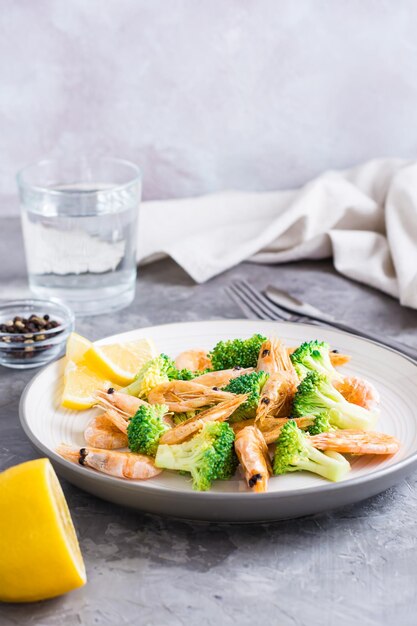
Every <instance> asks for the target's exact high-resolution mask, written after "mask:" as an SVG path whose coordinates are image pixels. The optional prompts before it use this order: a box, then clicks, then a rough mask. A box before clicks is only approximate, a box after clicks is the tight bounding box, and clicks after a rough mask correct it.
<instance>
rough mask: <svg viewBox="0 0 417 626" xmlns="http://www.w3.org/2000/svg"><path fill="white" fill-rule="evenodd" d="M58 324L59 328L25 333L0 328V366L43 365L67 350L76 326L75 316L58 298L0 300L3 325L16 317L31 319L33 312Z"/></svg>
mask: <svg viewBox="0 0 417 626" xmlns="http://www.w3.org/2000/svg"><path fill="white" fill-rule="evenodd" d="M33 314H34V315H37V316H39V317H43V316H44V315H49V317H50V319H51V320H55V321H57V322H58V323H59V325H58V326H57V327H56V328H50V329H48V330H39V331H34V332H30V331H26V332H24V333H23V332H22V333H7V332H3V331H0V365H3V366H4V367H12V368H15V369H29V368H32V367H40V366H41V365H45V364H46V363H48V362H49V361H52V360H53V359H55V358H56V357H58V356H60V355H61V353H62V352H63V351H64V348H65V345H66V342H67V339H68V335H69V334H70V333H71V332H72V330H73V328H74V315H73V313H72V311H71V309H69V308H68V307H67V306H66V305H65V304H64V303H63V302H60V301H59V300H41V299H36V300H35V299H33V300H10V301H9V302H3V303H1V302H0V325H1V324H5V323H6V322H7V321H9V320H13V318H14V317H16V316H19V317H21V318H24V319H28V318H29V317H30V316H31V315H33Z"/></svg>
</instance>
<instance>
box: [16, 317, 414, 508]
mask: <svg viewBox="0 0 417 626" xmlns="http://www.w3.org/2000/svg"><path fill="white" fill-rule="evenodd" d="M237 322H244V323H252V324H255V323H257V322H259V323H262V322H267V323H269V324H277V325H279V326H282V325H286V326H287V325H288V326H294V327H307V328H313V329H314V330H315V331H317V330H318V329H320V326H317V325H316V324H308V323H304V322H289V321H283V320H249V319H242V318H236V319H231V318H228V319H221V318H219V319H214V320H213V319H212V320H193V321H184V322H171V323H168V324H154V325H152V326H143V327H140V328H133V329H131V330H128V331H124V332H122V333H117V334H116V335H109V336H107V337H103V338H102V339H99V340H97V343H98V344H105V342H106V341H108V340H112V341H113V340H114V339H117V337H121V336H123V335H127V334H129V333H132V332H135V331H141V332H142V331H144V332H146V331H147V330H151V329H154V328H170V327H178V326H184V325H187V326H190V325H193V326H194V325H198V324H208V325H215V324H218V323H222V324H235V323H237ZM325 329H326V330H332V331H333V332H335V333H337V334H343V335H346V336H348V337H351V338H353V339H358V340H360V341H361V342H364V343H370V344H374V345H376V346H378V347H380V348H382V349H384V350H386V351H388V352H392V353H394V354H397V355H398V356H400V357H401V358H403V359H404V360H405V361H408V362H410V363H411V364H412V365H414V366H415V367H416V368H417V361H415V360H414V359H412V358H411V357H409V356H408V355H405V354H403V353H401V352H400V351H399V350H395V349H394V348H391V347H389V346H385V345H384V344H382V343H379V342H378V341H374V340H371V339H367V338H365V337H360V336H358V335H355V334H354V333H349V332H347V331H342V330H339V329H335V328H326V327H325ZM64 358H65V356H63V357H61V358H60V359H57V360H55V361H52V362H51V363H48V364H47V365H45V366H44V367H42V368H41V369H40V370H39V372H37V373H36V374H35V376H33V378H32V379H31V380H30V381H29V382H28V383H27V384H26V386H25V388H24V390H23V392H22V394H21V396H20V401H19V408H18V412H19V421H20V424H21V426H22V429H23V431H24V433H25V435H26V436H27V437H28V439H29V441H30V442H31V443H32V445H33V446H34V447H35V449H36V450H38V451H40V452H41V453H42V454H45V455H46V456H47V457H48V458H50V459H51V460H53V461H54V463H56V464H57V465H59V466H62V467H63V468H64V469H65V470H68V471H70V472H74V473H75V474H77V475H78V476H80V477H81V478H83V477H86V474H85V468H82V467H78V465H76V464H75V463H72V462H71V461H68V460H67V459H64V458H63V457H61V456H60V455H59V454H57V453H56V452H55V451H54V450H51V449H49V448H48V447H47V446H46V445H45V444H44V443H43V442H42V441H40V440H39V439H38V437H37V436H36V435H35V434H34V433H33V432H32V431H31V429H30V428H29V425H28V423H27V421H26V416H25V402H26V398H27V396H28V394H29V392H30V390H31V388H32V387H33V386H34V385H35V384H36V381H37V379H38V378H39V377H40V376H41V375H42V374H43V373H44V372H45V371H46V370H47V369H48V368H52V367H53V366H55V367H56V366H57V365H58V364H59V363H60V362H62V361H63V359H64ZM415 465H417V450H416V451H415V452H413V453H412V454H410V455H409V456H407V457H406V458H405V459H402V460H401V461H398V462H396V463H393V464H392V465H389V466H388V467H385V468H384V467H381V468H377V469H375V470H372V471H371V472H369V473H367V474H364V475H363V476H358V477H357V478H352V479H350V480H348V481H346V482H345V481H342V482H326V483H324V484H323V485H315V486H311V487H303V488H302V489H288V490H285V491H283V492H265V493H258V494H256V496H257V500H262V501H268V500H277V501H279V500H280V499H284V498H285V499H292V498H297V497H302V496H306V495H313V494H318V495H320V494H323V493H326V494H328V493H332V492H334V491H340V490H346V489H350V488H355V487H357V486H360V485H362V484H364V483H369V482H370V483H373V482H375V481H377V480H379V479H381V478H383V477H384V476H386V475H394V476H395V475H396V474H397V473H399V474H404V471H403V470H404V469H405V468H406V467H409V469H410V471H411V469H412V468H413V466H415ZM89 476H90V477H91V478H92V479H93V480H96V481H98V482H99V483H101V484H102V485H109V486H113V487H117V486H119V488H120V489H121V490H122V491H126V492H132V493H134V494H135V493H136V494H140V493H141V492H145V493H147V494H152V496H156V497H158V496H159V497H166V496H171V497H176V496H180V497H181V498H184V499H187V500H188V499H193V500H200V499H202V500H205V501H207V500H215V501H218V500H220V501H224V500H230V499H234V500H242V499H245V500H247V499H248V496H249V498H250V497H251V496H253V494H252V493H251V492H250V491H238V492H213V491H204V492H200V491H189V490H183V489H171V488H169V487H162V486H159V485H158V484H156V483H153V484H152V486H151V487H149V486H147V484H148V485H150V484H151V480H149V481H148V480H146V481H128V480H124V479H122V478H117V477H115V476H107V475H106V474H100V473H99V472H94V471H91V472H89Z"/></svg>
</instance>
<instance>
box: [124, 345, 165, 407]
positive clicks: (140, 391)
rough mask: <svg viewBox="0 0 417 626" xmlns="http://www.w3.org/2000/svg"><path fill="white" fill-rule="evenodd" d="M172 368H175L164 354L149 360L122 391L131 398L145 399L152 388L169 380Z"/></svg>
mask: <svg viewBox="0 0 417 626" xmlns="http://www.w3.org/2000/svg"><path fill="white" fill-rule="evenodd" d="M172 368H175V364H174V362H173V360H172V359H170V358H169V356H167V355H166V354H160V355H159V356H156V357H154V358H153V359H149V361H146V363H144V364H143V365H142V367H141V368H140V370H139V372H138V373H137V374H136V376H135V380H134V381H133V383H131V384H130V385H128V386H127V387H125V388H124V390H123V391H125V392H126V393H128V394H130V395H131V396H137V397H138V398H145V399H146V398H147V397H148V394H149V392H150V391H151V390H152V389H153V388H154V387H156V386H157V385H160V384H162V383H167V382H168V381H169V380H170V379H169V376H168V373H169V372H171V371H172Z"/></svg>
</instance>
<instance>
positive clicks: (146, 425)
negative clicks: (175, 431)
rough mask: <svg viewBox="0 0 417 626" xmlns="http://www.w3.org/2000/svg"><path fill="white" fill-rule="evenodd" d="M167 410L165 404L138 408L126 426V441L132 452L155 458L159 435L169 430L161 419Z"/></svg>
mask: <svg viewBox="0 0 417 626" xmlns="http://www.w3.org/2000/svg"><path fill="white" fill-rule="evenodd" d="M168 410H169V409H168V407H167V406H166V405H165V404H152V405H149V406H146V405H145V404H144V405H142V406H140V407H139V408H138V410H137V411H136V413H135V415H134V416H133V417H132V418H131V419H130V420H129V424H128V426H127V440H128V445H129V449H130V450H131V451H132V452H138V453H139V454H148V455H149V456H155V454H156V450H157V447H158V442H159V439H160V438H161V435H162V434H163V433H164V432H165V431H166V430H169V426H168V424H166V423H165V422H164V421H163V419H162V418H163V417H164V415H165V413H167V412H168Z"/></svg>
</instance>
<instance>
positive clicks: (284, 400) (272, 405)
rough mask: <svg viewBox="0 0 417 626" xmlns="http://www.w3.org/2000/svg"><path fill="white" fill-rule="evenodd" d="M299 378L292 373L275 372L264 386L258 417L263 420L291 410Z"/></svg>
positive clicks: (257, 411)
mask: <svg viewBox="0 0 417 626" xmlns="http://www.w3.org/2000/svg"><path fill="white" fill-rule="evenodd" d="M297 383H298V379H296V378H295V377H294V376H293V375H292V373H287V372H275V373H274V374H271V375H270V377H269V378H268V380H267V381H266V383H265V385H264V386H263V389H262V393H261V397H260V400H259V404H258V407H257V409H256V419H257V421H259V422H262V420H264V419H265V418H267V417H282V416H284V415H289V414H290V412H291V406H292V401H293V399H294V395H295V392H296V391H297Z"/></svg>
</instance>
